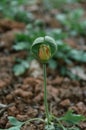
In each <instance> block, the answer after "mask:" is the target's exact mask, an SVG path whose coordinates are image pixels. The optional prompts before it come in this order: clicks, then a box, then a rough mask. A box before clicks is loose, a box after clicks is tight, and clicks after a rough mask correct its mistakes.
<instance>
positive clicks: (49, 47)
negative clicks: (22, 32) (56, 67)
mask: <svg viewBox="0 0 86 130" xmlns="http://www.w3.org/2000/svg"><path fill="white" fill-rule="evenodd" d="M31 49H32V53H33V54H34V56H35V57H36V58H37V59H39V60H40V61H41V62H43V63H46V62H47V61H48V60H49V59H50V58H51V57H52V56H53V55H54V53H55V52H56V50H57V45H56V42H55V40H54V39H53V38H51V37H49V36H45V37H38V38H37V39H35V41H34V42H33V44H32V48H31Z"/></svg>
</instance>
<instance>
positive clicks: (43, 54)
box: [38, 44, 51, 61]
mask: <svg viewBox="0 0 86 130" xmlns="http://www.w3.org/2000/svg"><path fill="white" fill-rule="evenodd" d="M38 55H39V59H40V60H41V61H47V60H49V59H50V58H51V51H50V47H49V46H48V45H45V44H42V45H40V47H39V54H38Z"/></svg>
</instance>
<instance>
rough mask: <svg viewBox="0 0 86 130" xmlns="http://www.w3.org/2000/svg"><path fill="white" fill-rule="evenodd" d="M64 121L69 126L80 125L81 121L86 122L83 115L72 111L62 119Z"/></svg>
mask: <svg viewBox="0 0 86 130" xmlns="http://www.w3.org/2000/svg"><path fill="white" fill-rule="evenodd" d="M60 120H62V121H66V122H67V123H69V124H72V125H75V124H79V123H80V121H84V120H86V118H85V117H84V116H82V115H78V114H74V113H73V111H72V110H69V111H68V112H67V113H66V114H65V115H64V116H63V117H61V118H60Z"/></svg>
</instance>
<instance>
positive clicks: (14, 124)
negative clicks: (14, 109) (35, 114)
mask: <svg viewBox="0 0 86 130" xmlns="http://www.w3.org/2000/svg"><path fill="white" fill-rule="evenodd" d="M8 119H9V121H10V123H11V124H12V125H13V126H17V127H21V126H22V125H23V122H20V121H18V120H17V119H16V118H15V117H13V116H9V117H8Z"/></svg>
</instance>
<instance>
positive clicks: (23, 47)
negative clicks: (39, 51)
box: [13, 42, 30, 51]
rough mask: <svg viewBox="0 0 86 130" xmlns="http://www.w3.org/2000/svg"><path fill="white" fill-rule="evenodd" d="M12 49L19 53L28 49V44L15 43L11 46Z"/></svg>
mask: <svg viewBox="0 0 86 130" xmlns="http://www.w3.org/2000/svg"><path fill="white" fill-rule="evenodd" d="M13 48H14V49H15V50H16V51H21V50H27V49H29V48H30V47H29V44H28V43H27V42H19V43H17V44H16V45H14V46H13Z"/></svg>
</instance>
